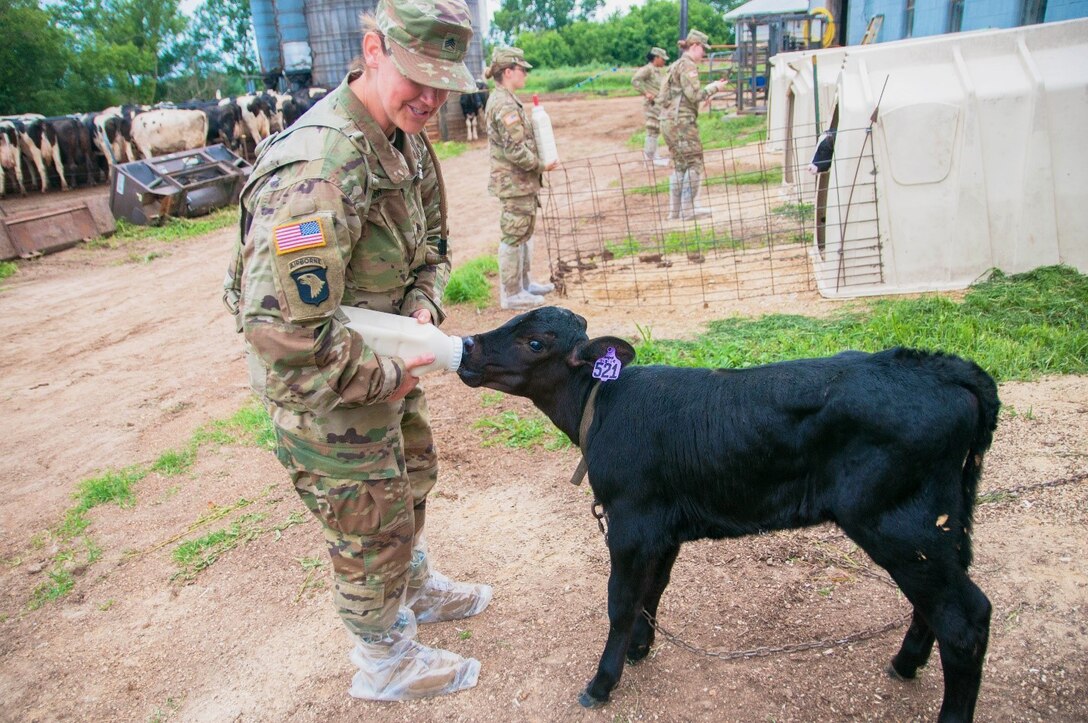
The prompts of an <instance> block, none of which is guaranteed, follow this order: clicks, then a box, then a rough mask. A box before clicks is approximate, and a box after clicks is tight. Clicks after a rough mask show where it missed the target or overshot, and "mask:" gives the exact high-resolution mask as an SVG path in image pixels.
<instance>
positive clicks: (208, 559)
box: [171, 512, 265, 580]
mask: <svg viewBox="0 0 1088 723" xmlns="http://www.w3.org/2000/svg"><path fill="white" fill-rule="evenodd" d="M264 518H265V515H264V513H261V512H249V513H246V514H244V515H241V516H240V517H239V518H238V519H237V520H235V521H234V522H232V523H230V524H229V525H227V526H226V527H224V528H222V529H220V530H216V531H215V532H209V533H208V534H206V535H202V536H201V537H198V538H196V539H194V540H188V541H187V542H182V543H181V544H179V545H178V546H177V547H175V548H174V552H173V553H172V555H171V557H172V558H173V560H174V562H175V563H176V564H177V566H178V567H179V568H180V570H178V572H177V573H175V574H174V576H173V577H172V578H171V579H172V580H178V579H180V580H192V579H193V578H195V577H196V576H197V575H198V574H199V573H200V571H201V570H205V569H207V568H208V567H209V566H211V565H212V564H213V563H215V561H216V560H218V559H219V558H220V557H221V556H222V555H223V554H224V553H226V552H228V551H230V550H233V549H234V548H235V547H237V546H238V545H240V544H242V543H245V542H249V541H251V540H255V539H257V537H259V536H260V534H261V525H260V523H261V521H262V520H264Z"/></svg>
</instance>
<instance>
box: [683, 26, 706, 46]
mask: <svg viewBox="0 0 1088 723" xmlns="http://www.w3.org/2000/svg"><path fill="white" fill-rule="evenodd" d="M692 45H702V46H703V47H704V48H706V49H707V50H710V38H709V37H707V34H706V33H704V32H702V31H701V30H692V31H691V32H689V33H688V37H687V39H685V40H684V42H683V44H682V47H684V48H690V47H691V46H692Z"/></svg>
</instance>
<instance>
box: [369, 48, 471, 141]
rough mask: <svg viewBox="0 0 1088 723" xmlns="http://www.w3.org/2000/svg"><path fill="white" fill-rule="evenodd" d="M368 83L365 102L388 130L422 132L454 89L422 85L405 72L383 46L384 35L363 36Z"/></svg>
mask: <svg viewBox="0 0 1088 723" xmlns="http://www.w3.org/2000/svg"><path fill="white" fill-rule="evenodd" d="M363 58H364V60H365V61H366V74H365V75H366V86H365V88H364V91H363V93H364V96H363V99H362V100H363V104H364V105H365V106H366V108H367V110H368V111H370V114H371V115H372V116H373V117H374V120H375V121H377V123H378V125H380V126H381V127H382V130H384V131H385V132H386V133H387V134H388V133H392V132H393V128H394V127H396V128H400V129H401V130H402V131H404V132H405V133H419V132H421V131H422V130H423V127H424V126H426V125H427V121H429V120H430V119H431V117H432V116H434V114H435V113H437V112H438V109H439V108H441V107H442V104H443V103H445V102H446V98H448V97H449V94H450V92H449V91H448V90H438V89H437V88H431V87H429V86H426V85H420V84H419V83H416V82H415V81H413V80H409V79H408V78H406V77H404V76H403V75H401V73H400V71H399V70H397V67H396V66H395V65H394V64H393V60H392V58H390V57H389V55H388V54H387V53H386V51H385V49H384V47H383V46H382V40H381V36H380V35H378V34H377V33H374V32H369V33H367V34H366V35H365V36H364V37H363Z"/></svg>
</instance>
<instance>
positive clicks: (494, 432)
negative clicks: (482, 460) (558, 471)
mask: <svg viewBox="0 0 1088 723" xmlns="http://www.w3.org/2000/svg"><path fill="white" fill-rule="evenodd" d="M472 428H473V429H480V430H483V432H484V441H483V446H484V447H491V446H494V445H496V444H502V445H503V446H504V447H509V448H511V449H527V448H529V447H543V448H544V449H546V450H548V451H555V450H557V449H566V448H567V447H570V446H571V441H570V438H569V437H567V435H565V434H563V433H562V432H560V431H559V430H558V429H556V428H555V426H554V425H552V423H551V421H550V420H548V419H546V418H545V417H543V416H541V415H536V416H533V417H530V418H528V419H523V418H522V417H521V416H519V415H518V413H517V412H510V411H507V412H502V413H501V414H498V415H496V416H494V417H484V418H483V419H479V420H477V421H476V422H475V423H474V424H473V425H472Z"/></svg>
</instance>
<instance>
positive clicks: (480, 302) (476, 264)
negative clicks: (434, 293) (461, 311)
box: [442, 256, 499, 309]
mask: <svg viewBox="0 0 1088 723" xmlns="http://www.w3.org/2000/svg"><path fill="white" fill-rule="evenodd" d="M498 273H499V263H498V261H497V260H496V258H495V257H494V256H477V257H476V258H474V259H472V260H470V261H468V262H467V263H465V264H464V265H463V266H459V267H457V268H456V269H454V270H453V273H451V274H450V279H449V282H447V284H446V291H445V293H444V294H443V296H442V299H443V301H445V302H446V303H448V304H472V305H473V306H475V307H476V308H477V309H483V308H485V307H486V306H487V305H488V304H489V303H491V281H490V279H491V278H493V277H495V276H496V275H497V274H498Z"/></svg>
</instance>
